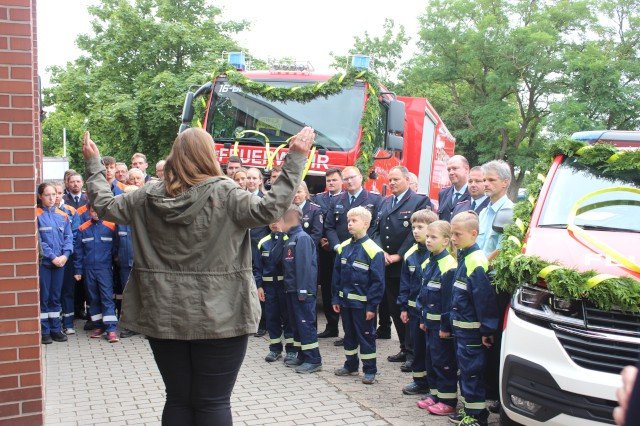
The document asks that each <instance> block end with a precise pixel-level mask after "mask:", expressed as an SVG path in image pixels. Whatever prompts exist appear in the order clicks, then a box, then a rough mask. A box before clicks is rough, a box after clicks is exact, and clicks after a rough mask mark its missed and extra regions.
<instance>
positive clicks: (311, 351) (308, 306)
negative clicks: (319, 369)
mask: <svg viewBox="0 0 640 426" xmlns="http://www.w3.org/2000/svg"><path fill="white" fill-rule="evenodd" d="M287 307H288V310H289V312H290V313H291V326H292V328H293V341H294V345H295V346H297V347H299V348H300V350H299V351H298V358H299V359H300V360H301V361H302V362H308V363H310V364H321V363H322V358H321V357H320V349H319V345H318V333H317V330H316V298H315V297H314V296H311V295H307V297H306V298H305V300H304V301H300V300H298V293H297V292H296V293H287Z"/></svg>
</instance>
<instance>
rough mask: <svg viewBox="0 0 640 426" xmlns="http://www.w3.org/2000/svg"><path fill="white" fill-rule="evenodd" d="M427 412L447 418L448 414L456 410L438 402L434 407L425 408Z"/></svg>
mask: <svg viewBox="0 0 640 426" xmlns="http://www.w3.org/2000/svg"><path fill="white" fill-rule="evenodd" d="M427 411H428V412H430V413H431V414H435V415H436V416H448V415H449V414H454V413H455V412H456V409H455V407H452V406H450V405H447V404H444V403H442V402H438V403H437V404H435V405H431V406H429V407H427Z"/></svg>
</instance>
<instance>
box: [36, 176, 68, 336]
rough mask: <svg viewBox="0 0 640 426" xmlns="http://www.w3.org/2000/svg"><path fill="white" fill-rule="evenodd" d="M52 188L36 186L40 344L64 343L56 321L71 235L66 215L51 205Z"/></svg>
mask: <svg viewBox="0 0 640 426" xmlns="http://www.w3.org/2000/svg"><path fill="white" fill-rule="evenodd" d="M55 202H56V188H55V186H54V185H53V184H52V183H42V184H40V186H38V209H37V210H36V216H37V220H38V236H39V242H40V248H41V249H42V253H43V256H42V260H41V261H40V269H39V273H40V324H41V334H42V343H43V344H45V345H46V344H50V343H52V342H53V341H54V340H55V341H56V342H66V341H67V336H66V335H65V334H64V333H62V324H61V322H60V310H61V304H60V296H61V294H62V282H63V279H64V266H65V264H66V263H67V260H68V259H69V256H71V253H72V252H73V234H72V232H71V224H70V221H69V216H68V215H67V214H66V213H65V212H63V211H62V210H60V209H59V208H57V207H56V206H55Z"/></svg>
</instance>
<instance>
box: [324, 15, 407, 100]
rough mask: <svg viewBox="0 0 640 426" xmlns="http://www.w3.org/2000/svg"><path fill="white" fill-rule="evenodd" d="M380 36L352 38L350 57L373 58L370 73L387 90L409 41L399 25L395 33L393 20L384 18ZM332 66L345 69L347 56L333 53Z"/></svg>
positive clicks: (366, 35) (347, 63) (390, 85)
mask: <svg viewBox="0 0 640 426" xmlns="http://www.w3.org/2000/svg"><path fill="white" fill-rule="evenodd" d="M382 28H383V34H382V36H372V35H370V34H369V32H368V31H365V33H364V36H362V37H359V36H356V37H354V40H353V47H352V48H351V49H349V54H350V55H359V54H362V55H368V56H371V57H372V58H373V60H372V62H371V71H373V72H374V73H376V74H377V75H378V77H380V80H381V81H382V82H383V83H384V84H385V85H386V86H387V87H389V88H391V87H392V86H393V85H394V83H393V78H394V77H395V74H396V73H397V72H398V71H399V69H400V66H399V65H400V64H399V62H400V59H401V57H402V52H403V50H404V48H405V47H406V46H407V44H409V41H410V40H411V39H410V37H408V36H407V34H406V32H405V29H404V26H403V25H400V26H399V28H398V30H397V32H396V29H395V22H394V21H393V19H389V18H386V19H385V20H384V24H383V27H382ZM331 56H332V57H333V60H334V62H333V64H332V65H331V66H332V67H334V68H337V69H345V68H347V67H348V66H349V65H350V64H349V60H348V57H347V56H338V55H335V54H334V53H333V52H332V53H331Z"/></svg>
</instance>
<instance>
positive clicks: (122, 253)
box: [116, 225, 133, 268]
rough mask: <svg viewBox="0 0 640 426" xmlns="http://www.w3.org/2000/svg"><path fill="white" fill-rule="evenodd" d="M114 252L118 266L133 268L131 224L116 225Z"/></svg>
mask: <svg viewBox="0 0 640 426" xmlns="http://www.w3.org/2000/svg"><path fill="white" fill-rule="evenodd" d="M116 252H117V253H118V261H119V262H120V266H121V267H124V268H133V242H132V239H131V226H129V225H116Z"/></svg>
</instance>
